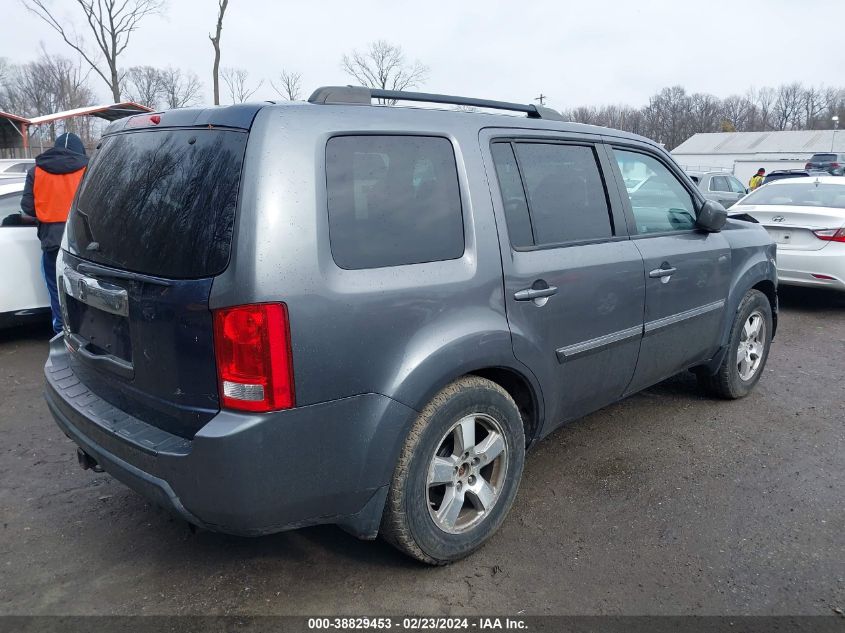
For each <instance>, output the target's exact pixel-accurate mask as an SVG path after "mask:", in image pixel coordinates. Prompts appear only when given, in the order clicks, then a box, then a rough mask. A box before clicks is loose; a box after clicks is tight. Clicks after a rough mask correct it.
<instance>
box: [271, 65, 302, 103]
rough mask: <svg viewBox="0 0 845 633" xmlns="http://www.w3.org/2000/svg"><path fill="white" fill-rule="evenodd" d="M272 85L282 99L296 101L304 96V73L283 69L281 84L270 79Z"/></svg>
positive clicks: (280, 74)
mask: <svg viewBox="0 0 845 633" xmlns="http://www.w3.org/2000/svg"><path fill="white" fill-rule="evenodd" d="M270 85H271V86H272V87H273V90H275V91H276V94H278V95H279V96H280V97H281V98H282V99H287V100H288V101H296V100H298V99H300V98H302V75H300V74H299V73H294V72H288V71H287V70H282V72H281V73H279V85H278V86H277V85H276V84H274V83H273V81H272V80H270Z"/></svg>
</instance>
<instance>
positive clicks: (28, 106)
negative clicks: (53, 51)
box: [0, 47, 94, 144]
mask: <svg viewBox="0 0 845 633" xmlns="http://www.w3.org/2000/svg"><path fill="white" fill-rule="evenodd" d="M88 74H89V71H86V70H84V69H83V67H82V60H80V59H78V58H77V60H75V61H71V60H69V59H67V58H64V57H59V56H56V55H50V54H48V53H47V51H46V50H45V49H44V48H43V47H42V50H41V56H40V57H39V58H38V59H37V60H36V61H34V62H30V63H28V64H21V65H19V66H11V65H7V66H6V68H5V77H4V81H3V85H2V89H1V90H0V109H2V110H6V111H11V112H14V113H15V114H19V115H23V116H27V117H34V116H39V115H44V114H52V113H54V112H59V111H62V110H72V109H74V108H79V107H82V106H85V105H89V104H90V103H91V102H92V101H93V99H94V95H93V92H92V91H91V89H90V88H89V87H88ZM59 129H61V130H64V131H69V132H70V131H72V132H76V133H77V134H79V135H80V136H81V137H82V139H83V141H85V142H86V143H88V144H90V141H91V139H92V137H93V134H92V130H93V127H92V121H91V119H90V118H75V119H69V120H66V121H64V122H61V123H50V124H49V125H47V126H43V127H41V126H40V127H37V128H33V130H32V131H33V132H34V133H35V134H39V135H42V138H46V137H47V136H48V135H49V137H51V138H55V136H56V134H57V133H58V130H59Z"/></svg>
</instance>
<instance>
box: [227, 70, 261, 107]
mask: <svg viewBox="0 0 845 633" xmlns="http://www.w3.org/2000/svg"><path fill="white" fill-rule="evenodd" d="M220 76H221V77H223V83H225V84H226V88H228V89H229V96H230V97H231V98H232V103H243V102H244V101H246V100H247V99H249V98H250V97H251V96H252V95H254V94H255V92H256V91H257V90H258V89H259V88H260V87H261V86H263V85H264V80H263V79H262V80H261V81H259V82H258V84H256V85H255V86H253V87H250V86H249V72H248V71H246V70H244V69H243V68H223V69H222V70H221V71H220Z"/></svg>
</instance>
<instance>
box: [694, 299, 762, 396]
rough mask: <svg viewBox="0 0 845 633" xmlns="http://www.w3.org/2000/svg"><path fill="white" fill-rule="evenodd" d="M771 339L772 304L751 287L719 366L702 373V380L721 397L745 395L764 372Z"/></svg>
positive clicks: (709, 391) (700, 380) (702, 382)
mask: <svg viewBox="0 0 845 633" xmlns="http://www.w3.org/2000/svg"><path fill="white" fill-rule="evenodd" d="M771 343H772V306H771V304H769V299H768V297H766V295H764V294H763V293H762V292H760V291H759V290H749V291H748V292H747V293H746V295H745V297H743V299H742V302H741V303H740V305H739V308H738V309H737V312H736V317H735V318H734V322H733V326H732V327H731V337H730V340H729V342H728V350H727V352H726V353H725V357H724V358H723V359H722V364H721V365H720V366H719V370H718V371H717V372H716V373H715V374H714V375H712V376H711V375H708V374H702V373H699V374H698V382H699V384H701V386H702V387H704V389H705V391H707V392H708V393H710V394H711V395H714V396H717V397H719V398H725V399H727V400H736V399H737V398H744V397H745V396H747V395H748V394H749V393H750V392H751V390H752V389H753V388H754V386H755V385H756V384H757V382H758V381H759V380H760V376H762V375H763V370H764V368H765V367H766V360H767V359H768V357H769V348H770V347H771Z"/></svg>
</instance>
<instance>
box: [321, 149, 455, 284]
mask: <svg viewBox="0 0 845 633" xmlns="http://www.w3.org/2000/svg"><path fill="white" fill-rule="evenodd" d="M326 186H327V191H328V214H329V240H330V243H331V251H332V257H333V258H334V260H335V262H336V263H337V265H338V266H340V267H341V268H346V269H351V270H357V269H363V268H380V267H385V266H399V265H403V264H420V263H424V262H433V261H441V260H448V259H457V258H459V257H461V256H462V255H463V253H464V224H463V215H462V210H461V196H460V188H459V185H458V170H457V165H456V163H455V153H454V150H453V149H452V144H451V142H449V140H447V139H445V138H441V137H432V136H336V137H333V138H331V139H329V141H328V143H327V145H326Z"/></svg>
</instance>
